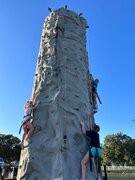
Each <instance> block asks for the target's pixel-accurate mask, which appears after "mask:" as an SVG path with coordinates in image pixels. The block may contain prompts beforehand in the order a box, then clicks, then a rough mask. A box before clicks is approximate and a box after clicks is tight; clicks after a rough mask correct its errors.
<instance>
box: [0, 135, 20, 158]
mask: <svg viewBox="0 0 135 180" xmlns="http://www.w3.org/2000/svg"><path fill="white" fill-rule="evenodd" d="M20 152H21V148H20V139H18V138H17V137H14V136H13V135H4V134H0V157H3V159H4V161H5V162H10V161H13V160H19V158H20Z"/></svg>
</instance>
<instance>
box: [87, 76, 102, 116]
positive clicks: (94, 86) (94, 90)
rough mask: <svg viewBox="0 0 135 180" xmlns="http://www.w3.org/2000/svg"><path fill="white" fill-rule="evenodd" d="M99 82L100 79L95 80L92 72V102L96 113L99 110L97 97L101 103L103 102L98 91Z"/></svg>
mask: <svg viewBox="0 0 135 180" xmlns="http://www.w3.org/2000/svg"><path fill="white" fill-rule="evenodd" d="M98 83H99V79H95V80H94V79H93V76H92V74H90V84H91V89H92V103H93V111H94V113H96V112H97V110H98V105H97V98H98V100H99V102H100V104H102V102H101V100H100V98H99V95H98V93H97V86H98Z"/></svg>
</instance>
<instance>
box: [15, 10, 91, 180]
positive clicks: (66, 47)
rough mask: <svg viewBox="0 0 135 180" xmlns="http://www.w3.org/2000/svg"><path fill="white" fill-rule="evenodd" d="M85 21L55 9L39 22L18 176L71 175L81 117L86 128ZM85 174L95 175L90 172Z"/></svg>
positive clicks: (55, 178)
mask: <svg viewBox="0 0 135 180" xmlns="http://www.w3.org/2000/svg"><path fill="white" fill-rule="evenodd" d="M86 27H87V24H86V20H85V19H84V18H83V17H80V16H78V15H77V14H76V13H74V12H73V11H70V10H67V9H64V8H60V9H58V10H56V11H53V12H51V14H50V15H49V16H48V17H47V18H46V20H45V22H44V26H43V31H42V37H41V43H40V49H39V55H38V61H37V67H36V73H35V79H34V86H33V91H32V97H33V98H34V101H35V102H37V101H39V102H40V103H39V105H38V106H37V108H36V110H35V111H34V112H33V120H32V124H33V126H34V132H33V134H32V136H31V137H30V139H31V141H32V142H31V143H30V144H27V143H26V142H25V144H24V146H25V148H24V150H22V152H21V158H20V164H19V171H18V176H17V180H76V178H79V177H81V159H82V157H83V155H84V154H85V152H86V150H87V145H88V142H87V140H86V137H85V136H84V135H83V134H82V131H81V126H80V122H81V121H82V120H83V121H84V123H85V124H86V125H87V127H90V120H91V121H92V118H91V119H90V114H91V104H90V94H89V90H88V76H89V69H88V55H87V51H86ZM87 168H88V170H87V178H86V180H88V179H91V180H95V173H94V171H93V172H91V173H90V171H89V165H88V167H87Z"/></svg>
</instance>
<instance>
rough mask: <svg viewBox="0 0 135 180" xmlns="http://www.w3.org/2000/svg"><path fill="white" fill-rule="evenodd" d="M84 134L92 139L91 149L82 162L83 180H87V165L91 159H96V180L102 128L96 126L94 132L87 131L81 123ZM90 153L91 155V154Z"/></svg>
mask: <svg viewBox="0 0 135 180" xmlns="http://www.w3.org/2000/svg"><path fill="white" fill-rule="evenodd" d="M81 126H82V132H83V134H85V135H87V136H88V137H89V138H90V143H89V148H90V149H88V151H87V153H86V154H85V156H84V157H83V159H82V161H81V165H82V180H86V164H87V162H88V161H89V157H90V158H94V159H95V164H96V178H97V177H98V157H100V156H101V148H100V140H99V134H98V132H99V130H100V127H99V126H98V125H94V129H93V130H89V131H86V128H85V126H84V123H83V122H81ZM89 153H90V154H89Z"/></svg>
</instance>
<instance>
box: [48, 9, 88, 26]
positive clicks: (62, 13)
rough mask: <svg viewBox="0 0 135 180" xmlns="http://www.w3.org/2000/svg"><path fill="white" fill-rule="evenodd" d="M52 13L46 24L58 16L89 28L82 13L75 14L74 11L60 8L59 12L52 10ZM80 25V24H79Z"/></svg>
mask: <svg viewBox="0 0 135 180" xmlns="http://www.w3.org/2000/svg"><path fill="white" fill-rule="evenodd" d="M49 9H50V8H49ZM50 11H51V13H50V14H49V15H48V16H47V17H46V19H45V23H47V21H48V19H50V18H53V17H55V16H56V15H58V16H64V17H65V18H69V19H71V20H72V21H73V20H74V22H76V24H78V22H80V23H81V24H82V25H83V26H84V27H85V28H89V26H88V24H87V21H86V19H85V18H84V17H82V13H79V14H77V13H75V12H74V11H72V10H69V9H67V8H59V9H57V10H51V9H50ZM78 25H80V24H78Z"/></svg>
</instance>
